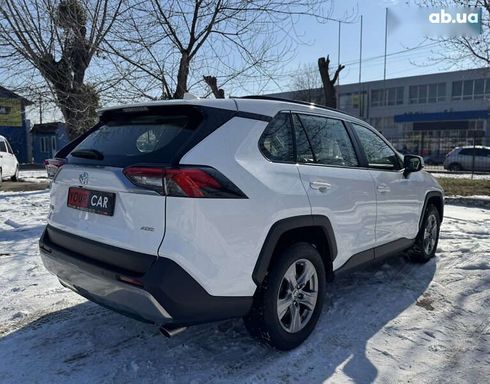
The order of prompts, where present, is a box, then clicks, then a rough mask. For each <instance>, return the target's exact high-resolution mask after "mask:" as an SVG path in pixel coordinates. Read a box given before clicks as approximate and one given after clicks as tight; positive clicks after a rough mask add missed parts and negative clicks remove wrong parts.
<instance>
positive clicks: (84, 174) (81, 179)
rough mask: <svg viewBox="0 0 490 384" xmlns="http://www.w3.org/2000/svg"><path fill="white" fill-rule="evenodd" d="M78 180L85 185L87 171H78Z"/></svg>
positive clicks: (86, 182)
mask: <svg viewBox="0 0 490 384" xmlns="http://www.w3.org/2000/svg"><path fill="white" fill-rule="evenodd" d="M78 180H80V183H82V184H83V185H87V184H88V173H87V172H83V173H80V176H78Z"/></svg>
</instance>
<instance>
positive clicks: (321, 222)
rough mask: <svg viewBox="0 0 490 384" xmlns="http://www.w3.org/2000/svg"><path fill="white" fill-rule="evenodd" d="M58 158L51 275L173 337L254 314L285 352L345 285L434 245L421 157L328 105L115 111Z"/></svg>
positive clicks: (428, 179) (434, 200)
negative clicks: (366, 269)
mask: <svg viewBox="0 0 490 384" xmlns="http://www.w3.org/2000/svg"><path fill="white" fill-rule="evenodd" d="M58 156H66V158H65V163H64V165H63V166H62V167H61V168H60V169H59V171H58V173H57V174H56V177H55V178H54V180H53V183H52V188H51V205H50V207H51V209H50V212H49V217H48V224H47V226H46V228H45V230H44V233H43V234H42V237H41V239H40V251H41V255H42V259H43V261H44V264H45V266H46V268H47V269H48V270H49V271H51V272H52V273H54V274H55V275H56V276H57V277H58V278H59V280H60V282H61V284H63V285H64V286H66V287H68V288H70V289H72V290H74V291H75V292H77V293H79V294H80V295H82V296H85V297H86V298H88V299H89V300H92V301H94V302H96V303H99V304H101V305H103V306H105V307H108V308H112V309H113V310H115V311H118V312H121V313H123V314H126V315H129V316H131V317H134V318H137V319H139V320H143V321H147V322H152V323H155V324H157V325H158V326H159V327H160V329H161V331H162V333H164V334H165V335H167V336H170V335H174V334H176V333H178V332H180V331H182V330H183V329H185V327H186V326H188V325H191V324H196V323H203V322H208V321H214V320H220V319H225V318H230V317H243V318H244V320H245V325H246V327H247V329H248V330H249V331H250V332H251V334H252V335H254V336H256V337H257V338H259V339H262V340H265V341H267V342H268V343H270V344H271V345H273V346H275V347H276V348H279V349H283V350H288V349H291V348H294V347H296V346H298V345H299V344H300V343H302V342H303V341H304V340H305V339H306V338H307V337H308V335H309V334H310V333H311V332H312V330H313V328H314V327H315V324H316V323H317V321H318V318H319V317H320V314H321V312H322V306H323V304H324V301H325V294H326V290H327V285H326V283H327V281H330V280H332V279H333V278H334V276H335V275H337V274H338V273H341V272H344V271H348V270H352V269H354V268H357V267H359V266H361V265H366V264H369V263H372V262H378V261H379V260H382V259H384V258H386V257H388V256H393V255H399V254H400V253H401V252H402V251H405V252H406V253H407V255H408V256H409V258H410V259H411V260H413V261H416V262H426V261H427V260H429V259H430V258H431V257H432V256H434V253H435V252H436V248H437V241H438V236H439V226H440V223H441V221H442V217H443V190H442V188H441V187H440V186H439V184H438V183H437V181H436V180H435V179H434V178H433V177H432V176H431V175H430V174H429V173H427V172H425V171H423V170H422V167H423V161H422V158H420V157H419V156H414V155H405V156H403V157H402V156H401V155H399V154H398V153H397V152H396V151H395V150H394V149H393V147H392V146H391V144H390V143H389V142H388V141H387V140H386V139H385V138H384V137H383V136H382V135H381V134H379V133H378V132H377V131H376V130H375V129H374V128H373V127H371V126H370V125H368V124H367V123H365V122H364V121H361V120H358V119H356V118H354V117H351V116H348V115H346V114H343V113H340V112H338V111H335V110H331V109H328V108H321V107H315V106H312V105H310V104H306V105H305V104H303V103H299V102H292V101H291V102H286V101H280V100H277V99H265V98H259V97H255V98H251V97H249V98H236V99H222V100H174V101H161V102H160V101H159V102H155V103H148V104H138V105H131V106H123V107H114V108H108V109H104V110H102V111H101V112H100V123H99V124H98V125H97V126H96V127H94V128H93V129H92V130H91V131H90V132H89V133H87V134H85V135H83V136H81V137H80V138H78V139H77V140H75V141H74V142H73V143H71V144H70V145H69V146H68V147H66V148H64V149H63V150H62V151H61V152H60V153H59V154H58ZM354 331H355V330H354Z"/></svg>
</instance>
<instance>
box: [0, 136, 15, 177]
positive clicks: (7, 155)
mask: <svg viewBox="0 0 490 384" xmlns="http://www.w3.org/2000/svg"><path fill="white" fill-rule="evenodd" d="M8 178H10V179H11V180H12V181H18V180H19V162H18V161H17V157H15V154H14V151H13V150H12V147H11V146H10V144H9V142H8V141H7V139H6V138H5V137H3V136H0V186H1V185H2V181H3V180H4V179H8Z"/></svg>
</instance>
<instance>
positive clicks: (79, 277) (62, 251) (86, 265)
mask: <svg viewBox="0 0 490 384" xmlns="http://www.w3.org/2000/svg"><path fill="white" fill-rule="evenodd" d="M66 239H71V241H72V243H73V244H77V242H79V241H83V240H85V241H87V240H86V239H83V238H80V237H77V236H74V235H72V234H69V233H66V232H63V231H60V230H58V229H55V228H53V227H51V226H49V225H48V226H47V227H46V229H45V230H44V232H43V234H42V236H41V239H40V240H39V248H40V253H41V258H42V260H43V263H44V265H45V267H46V268H47V269H48V270H49V271H50V272H51V273H53V274H54V275H56V276H57V277H58V278H59V280H60V282H61V283H62V284H63V285H64V286H66V287H68V288H70V289H72V290H73V291H75V292H77V293H78V294H80V295H82V296H84V297H86V298H87V299H89V300H91V301H93V302H96V303H98V304H100V305H102V306H104V307H107V308H110V309H112V310H114V311H116V312H119V313H122V314H124V315H127V316H129V317H132V318H135V319H137V320H140V321H145V322H151V323H155V324H157V325H162V324H169V323H171V324H178V325H191V324H196V323H203V322H208V321H214V320H220V319H225V318H230V317H239V316H243V315H245V314H246V313H248V311H249V310H250V307H251V305H252V297H225V296H211V295H209V294H208V293H207V292H206V291H205V290H204V288H203V287H201V286H200V285H199V284H198V283H197V281H195V280H194V279H193V278H192V276H190V275H189V274H188V273H187V272H186V271H185V270H183V269H182V268H181V267H180V266H179V265H178V264H177V263H175V262H174V261H172V260H170V259H166V258H163V257H156V256H153V262H152V263H151V265H150V266H148V264H147V263H148V258H146V257H145V258H144V260H141V262H142V264H144V266H140V267H135V268H134V269H132V270H128V269H126V268H125V269H121V268H119V267H118V266H117V262H116V263H114V262H112V263H111V264H107V263H105V262H101V261H100V260H101V257H100V255H95V254H94V257H93V258H92V257H90V255H88V253H90V251H91V252H94V253H98V252H100V251H108V250H107V247H109V246H107V245H105V244H100V243H99V244H100V248H99V247H98V245H97V244H98V243H94V242H92V241H88V243H89V244H90V247H88V248H89V249H90V251H89V252H87V251H85V252H84V254H83V255H82V254H80V253H77V252H75V251H73V250H72V249H70V248H73V247H70V245H69V242H68V241H65V240H66ZM60 244H62V245H60ZM74 248H77V247H76V246H74ZM110 248H111V249H110V254H111V255H112V257H114V258H115V259H114V260H118V258H119V259H120V260H126V261H127V260H128V258H130V259H132V260H131V263H130V264H132V265H135V266H136V264H137V263H138V260H135V259H134V258H138V257H139V254H137V253H134V252H131V251H127V250H124V249H121V248H115V247H110ZM146 256H148V257H152V256H150V255H146ZM114 260H112V261H114ZM105 261H109V260H105ZM126 264H127V262H126ZM143 269H144V270H145V272H142V270H143ZM121 279H122V280H126V281H128V279H129V280H130V281H132V282H133V283H134V284H133V283H131V284H130V283H127V282H125V281H122V280H121Z"/></svg>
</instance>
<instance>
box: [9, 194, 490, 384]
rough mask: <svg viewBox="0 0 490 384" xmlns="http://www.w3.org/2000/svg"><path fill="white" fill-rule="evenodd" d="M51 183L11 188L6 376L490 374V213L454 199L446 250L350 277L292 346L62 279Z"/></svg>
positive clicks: (414, 378) (401, 378)
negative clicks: (160, 325)
mask: <svg viewBox="0 0 490 384" xmlns="http://www.w3.org/2000/svg"><path fill="white" fill-rule="evenodd" d="M48 204H49V201H48V193H47V192H34V193H0V382H1V383H2V384H6V383H22V382H36V383H66V382H70V383H86V382H101V383H109V382H110V383H113V382H131V381H136V380H138V381H139V382H155V383H156V382H159V383H160V382H165V383H181V382H186V383H187V382H188V383H207V382H213V383H220V382H236V383H242V382H243V383H284V382H311V383H316V382H328V383H347V382H357V383H369V382H372V381H376V382H381V383H399V382H411V383H439V382H441V383H442V382H448V381H449V382H454V383H483V382H488V377H490V328H489V327H490V325H489V324H490V322H489V316H490V211H488V210H483V209H477V208H465V207H456V206H446V217H445V220H444V223H443V227H442V232H441V241H440V244H439V249H438V253H437V257H436V258H435V259H434V260H432V261H430V262H429V263H427V264H425V265H414V264H410V263H407V262H406V261H405V260H404V259H394V260H391V261H390V262H389V263H386V264H384V265H382V266H380V267H377V268H372V269H370V270H367V271H363V272H358V273H355V274H354V275H351V276H348V277H345V278H342V279H338V280H337V281H336V282H335V283H334V284H332V285H331V287H330V288H331V290H332V292H333V301H332V303H333V304H332V306H331V307H330V308H329V309H325V310H324V313H323V315H322V317H321V318H320V321H319V323H318V326H317V329H316V330H315V331H314V333H313V334H312V336H311V337H310V338H309V339H308V341H307V342H306V343H305V344H304V345H302V346H301V347H299V348H297V349H296V350H294V351H291V352H289V353H282V352H278V351H275V350H272V349H270V348H268V347H266V346H264V345H261V344H258V343H257V342H255V341H254V340H252V339H250V338H249V336H248V334H247V333H246V331H245V329H244V327H243V325H242V323H241V321H240V320H229V321H224V322H220V323H215V324H207V325H201V326H195V327H192V328H189V329H188V330H187V331H186V332H184V333H182V334H180V335H178V336H176V337H174V338H172V339H165V338H163V337H162V336H160V335H159V334H158V332H157V330H156V329H155V328H154V327H153V326H151V325H147V324H143V323H139V322H136V321H134V320H131V319H129V318H126V317H123V316H121V315H118V314H116V313H113V312H111V311H109V310H106V309H103V308H101V307H99V306H97V305H95V304H92V303H90V302H87V301H85V300H84V299H83V298H80V297H79V296H78V295H76V294H75V293H72V292H71V291H69V290H67V289H65V288H62V287H61V286H60V285H59V283H58V282H57V280H56V278H55V277H53V276H51V275H49V274H48V272H46V270H45V269H44V268H43V266H42V264H41V261H40V258H39V256H38V251H37V240H38V238H39V236H40V234H41V231H42V228H43V223H44V219H45V217H46V215H47V212H48Z"/></svg>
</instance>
